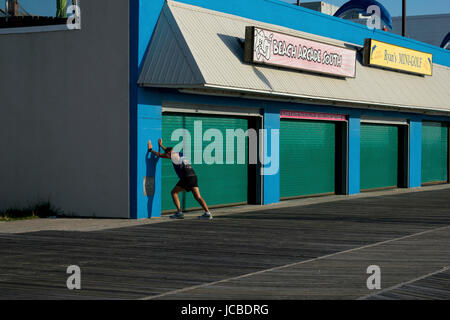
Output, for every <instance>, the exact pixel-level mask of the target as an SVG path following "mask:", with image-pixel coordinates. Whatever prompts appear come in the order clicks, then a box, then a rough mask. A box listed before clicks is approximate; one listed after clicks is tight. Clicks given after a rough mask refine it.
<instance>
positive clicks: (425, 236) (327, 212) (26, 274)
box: [0, 189, 450, 299]
mask: <svg viewBox="0 0 450 320" xmlns="http://www.w3.org/2000/svg"><path fill="white" fill-rule="evenodd" d="M449 226H450V189H445V190H437V191H426V192H419V193H408V194H394V195H390V196H382V197H373V198H355V199H352V198H349V199H348V200H343V201H337V202H329V203H323V204H314V205H308V206H302V207H289V208H280V209H265V210H260V211H253V212H248V213H236V214H232V215H228V216H220V217H216V218H215V219H214V220H213V221H211V222H208V221H197V220H178V221H170V222H163V223H158V224H149V225H142V226H135V227H126V228H121V229H115V230H106V231H93V232H62V231H44V232H34V233H27V234H8V235H7V234H0V299H105V298H106V299H142V298H149V299H152V298H158V299H357V298H361V297H366V296H369V295H372V296H371V297H369V298H370V299H375V298H382V299H387V298H410V297H416V298H431V299H438V298H443V299H445V298H448V295H449V292H450V288H449V273H448V272H442V273H437V274H434V273H435V272H437V271H439V270H441V269H443V268H445V267H448V266H450V228H449ZM371 264H376V265H379V266H380V267H381V270H382V289H383V290H386V289H389V288H391V287H392V288H393V289H392V290H386V291H382V292H380V294H379V295H377V296H373V294H374V292H373V291H369V290H368V289H367V287H366V279H367V277H368V275H367V274H366V268H367V267H368V266H369V265H371ZM69 265H78V266H80V268H81V273H82V274H81V276H82V284H81V285H82V290H78V291H70V290H68V289H67V288H66V279H67V277H68V275H67V274H66V268H67V267H68V266H69ZM428 274H433V275H432V276H430V277H429V278H428V277H426V278H424V279H421V280H419V281H418V282H417V283H415V282H413V283H409V281H411V280H413V279H418V278H420V277H423V276H425V275H428ZM402 283H407V284H405V285H404V286H400V287H396V286H398V285H400V284H402ZM426 288H431V289H433V290H431V289H429V290H428V291H427V289H426ZM405 290H406V291H405ZM411 291H415V292H418V293H417V294H416V295H414V294H411Z"/></svg>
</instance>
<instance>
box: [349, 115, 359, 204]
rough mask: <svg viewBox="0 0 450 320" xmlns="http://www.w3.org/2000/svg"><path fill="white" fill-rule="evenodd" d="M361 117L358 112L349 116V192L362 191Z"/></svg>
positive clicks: (350, 193) (356, 192)
mask: <svg viewBox="0 0 450 320" xmlns="http://www.w3.org/2000/svg"><path fill="white" fill-rule="evenodd" d="M360 155H361V119H360V117H359V116H358V115H357V114H352V115H351V116H349V118H348V194H349V195H352V194H358V193H359V192H360V172H361V171H360V168H361V163H360V158H361V157H360Z"/></svg>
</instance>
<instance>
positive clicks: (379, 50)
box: [364, 39, 433, 76]
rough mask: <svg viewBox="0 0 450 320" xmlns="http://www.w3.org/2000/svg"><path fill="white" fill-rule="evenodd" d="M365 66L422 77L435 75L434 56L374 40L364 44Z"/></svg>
mask: <svg viewBox="0 0 450 320" xmlns="http://www.w3.org/2000/svg"><path fill="white" fill-rule="evenodd" d="M364 64H365V65H368V66H374V67H380V68H384V69H391V70H397V71H404V72H408V73H414V74H420V75H427V76H431V75H433V55H432V54H430V53H425V52H421V51H416V50H412V49H408V48H403V47H399V46H395V45H392V44H389V43H384V42H381V41H377V40H374V39H366V40H365V43H364Z"/></svg>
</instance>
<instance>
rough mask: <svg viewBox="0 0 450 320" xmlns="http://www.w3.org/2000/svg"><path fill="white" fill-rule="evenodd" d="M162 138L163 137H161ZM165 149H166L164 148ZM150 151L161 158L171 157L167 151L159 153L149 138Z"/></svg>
mask: <svg viewBox="0 0 450 320" xmlns="http://www.w3.org/2000/svg"><path fill="white" fill-rule="evenodd" d="M160 140H161V139H160ZM163 150H165V149H163ZM148 151H149V152H150V153H152V154H154V155H155V156H157V157H159V158H165V159H169V158H170V157H169V155H168V154H166V153H159V152H156V151H155V150H153V145H152V141H151V140H148Z"/></svg>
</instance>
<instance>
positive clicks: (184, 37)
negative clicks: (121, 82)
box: [138, 1, 450, 115]
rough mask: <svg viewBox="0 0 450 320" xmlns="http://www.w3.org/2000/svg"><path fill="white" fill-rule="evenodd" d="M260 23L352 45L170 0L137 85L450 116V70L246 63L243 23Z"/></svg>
mask: <svg viewBox="0 0 450 320" xmlns="http://www.w3.org/2000/svg"><path fill="white" fill-rule="evenodd" d="M246 26H257V27H261V28H267V29H271V30H274V31H279V32H283V33H289V34H292V35H294V36H299V37H303V38H309V39H312V40H316V41H321V42H326V43H329V44H333V45H337V46H343V47H354V48H355V50H358V49H361V47H360V46H357V45H354V44H348V43H343V42H340V41H337V40H334V39H329V38H323V37H320V36H317V35H312V34H305V33H303V32H299V31H296V30H291V29H287V28H282V27H279V26H274V25H269V24H266V23H261V22H258V21H254V20H249V19H245V18H242V17H238V16H233V15H229V14H224V13H220V12H216V11H211V10H207V9H203V8H200V7H196V6H191V5H187V4H182V3H178V2H173V1H168V2H167V3H166V4H165V6H164V8H163V10H162V12H161V15H160V18H159V21H158V24H157V27H156V30H155V34H154V36H153V39H152V42H151V44H150V46H149V50H148V52H147V56H146V58H145V61H144V65H143V68H142V72H141V75H140V77H139V80H138V84H139V85H141V86H143V87H160V88H176V89H179V90H181V91H182V92H188V93H195V94H206V95H216V96H237V97H241V98H250V99H264V100H277V101H289V102H295V103H308V104H323V105H333V106H342V107H357V108H372V109H381V110H395V111H408V112H418V113H427V114H445V115H448V114H450V90H449V89H448V84H449V83H450V68H448V67H445V66H441V65H437V64H435V65H434V66H433V68H434V74H433V76H431V77H422V76H416V75H410V74H405V73H400V72H394V71H387V70H381V69H376V68H371V67H366V66H363V65H362V63H361V58H362V57H361V55H359V54H358V55H357V60H358V61H357V63H356V78H347V79H342V78H336V77H330V76H325V75H319V74H311V73H306V72H300V71H293V70H287V69H280V68H274V67H267V66H260V65H252V64H247V63H245V62H244V49H243V47H242V44H241V42H242V40H243V39H245V27H246Z"/></svg>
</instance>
